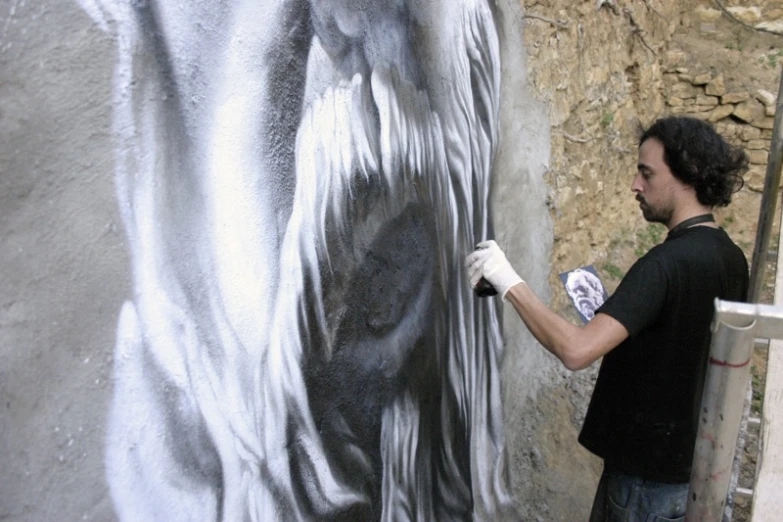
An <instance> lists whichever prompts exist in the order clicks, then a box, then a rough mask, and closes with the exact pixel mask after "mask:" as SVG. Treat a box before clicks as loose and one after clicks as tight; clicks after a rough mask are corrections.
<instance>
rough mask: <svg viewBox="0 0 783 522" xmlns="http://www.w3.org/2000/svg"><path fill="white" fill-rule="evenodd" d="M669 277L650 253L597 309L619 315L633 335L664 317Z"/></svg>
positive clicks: (600, 311)
mask: <svg viewBox="0 0 783 522" xmlns="http://www.w3.org/2000/svg"><path fill="white" fill-rule="evenodd" d="M666 287H667V279H666V275H665V273H664V270H663V267H662V266H661V264H660V262H659V261H658V260H656V259H655V258H654V257H652V256H650V255H649V254H648V255H646V256H644V257H643V258H641V259H639V260H638V261H637V262H636V263H634V265H633V266H632V267H631V269H630V270H629V271H628V274H627V275H626V276H625V277H624V278H623V280H622V281H621V282H620V285H619V286H618V287H617V290H616V291H615V292H614V294H612V295H611V297H609V299H607V300H606V302H605V303H604V304H603V305H602V306H601V307H600V308H599V309H598V310H597V311H596V313H604V314H606V315H609V316H611V317H613V318H614V319H616V320H617V321H619V322H620V324H622V325H623V326H624V327H625V329H626V330H628V334H629V335H630V336H631V337H633V336H634V335H636V334H638V333H639V332H640V331H642V330H644V329H645V328H647V327H649V326H651V325H652V324H654V323H655V321H656V320H657V319H658V317H660V313H661V310H662V309H663V306H664V304H665V302H666Z"/></svg>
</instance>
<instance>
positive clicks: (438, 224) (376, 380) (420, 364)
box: [0, 0, 551, 521]
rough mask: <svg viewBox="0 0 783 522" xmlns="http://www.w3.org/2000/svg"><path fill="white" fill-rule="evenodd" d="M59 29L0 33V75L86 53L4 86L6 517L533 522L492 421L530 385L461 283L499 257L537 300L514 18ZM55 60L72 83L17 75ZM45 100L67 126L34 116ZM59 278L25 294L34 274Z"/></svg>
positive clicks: (228, 17)
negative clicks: (469, 269)
mask: <svg viewBox="0 0 783 522" xmlns="http://www.w3.org/2000/svg"><path fill="white" fill-rule="evenodd" d="M79 8H81V9H82V12H81V13H80V12H79ZM57 9H59V10H58V11H52V10H51V9H39V8H37V7H35V6H28V5H26V4H24V2H17V3H14V4H13V6H12V11H9V12H8V13H7V20H8V23H7V24H6V25H5V28H6V30H5V32H4V33H3V38H4V40H3V45H4V48H3V49H4V52H5V53H6V54H5V55H4V60H8V56H10V55H11V54H10V50H11V49H12V46H13V45H18V44H17V42H16V41H15V40H14V38H17V37H19V38H21V37H22V34H23V32H22V31H21V29H18V28H17V25H21V24H17V23H16V21H18V20H20V19H25V20H27V21H30V22H32V21H33V20H36V19H38V18H40V19H41V20H42V22H38V25H37V26H36V27H37V28H36V29H35V30H36V31H41V32H44V31H43V28H44V27H47V25H46V24H49V25H48V26H50V27H51V30H52V31H54V32H55V34H58V35H64V36H63V38H66V36H67V38H68V43H69V45H67V46H65V45H64V44H63V46H60V45H59V44H49V43H48V42H47V40H46V39H45V38H43V37H39V38H37V39H35V40H33V42H32V43H28V44H24V45H21V46H20V50H19V51H14V52H16V53H18V55H17V56H16V57H15V58H14V59H13V66H12V67H8V68H5V71H6V72H4V75H8V77H9V78H11V79H12V80H13V81H12V82H9V83H7V84H5V85H4V86H3V88H4V91H3V92H2V95H3V99H9V98H10V97H11V96H14V100H18V101H19V103H16V104H11V105H10V109H9V110H8V113H7V114H6V115H5V117H4V118H3V120H2V124H3V126H4V127H3V128H4V129H8V130H10V131H11V134H12V139H11V141H10V142H9V143H8V144H6V145H4V149H3V154H2V157H3V172H4V176H3V177H4V178H5V179H4V186H5V185H7V186H8V187H9V188H10V191H5V190H4V193H3V195H2V197H3V208H4V210H3V215H2V220H3V221H2V225H3V238H4V239H3V242H4V243H5V246H6V247H7V248H3V252H4V253H3V254H2V256H3V259H2V260H3V261H7V263H5V262H4V263H3V265H4V268H3V271H4V280H8V281H10V282H11V283H10V286H9V287H8V291H5V290H4V292H3V293H4V295H3V301H2V303H1V304H2V306H3V311H2V313H3V316H2V318H3V322H2V324H0V326H2V341H3V342H2V355H3V357H4V360H6V361H8V362H7V363H4V365H3V369H2V379H0V381H2V382H1V383H0V387H1V388H0V389H1V390H2V392H3V397H4V398H5V397H8V398H9V399H8V401H7V404H4V405H3V407H4V411H3V419H2V424H0V427H2V430H3V431H2V433H3V442H2V443H3V451H2V457H0V459H2V460H0V465H1V466H2V467H3V469H6V470H8V469H10V470H13V473H14V475H15V476H17V477H19V479H18V482H17V483H15V484H12V483H10V482H9V481H8V480H6V479H4V480H3V486H2V489H3V495H2V498H3V504H2V511H0V515H1V516H0V518H2V519H6V518H8V519H9V520H55V519H58V520H65V519H67V520H76V519H88V520H89V519H95V520H107V519H114V518H116V519H119V520H127V521H135V520H139V521H141V520H144V521H150V520H161V521H177V520H182V521H188V520H194V521H195V520H198V521H202V520H224V521H239V520H246V521H269V520H362V521H363V520H516V519H518V518H519V511H518V506H515V504H514V501H513V497H514V495H513V492H512V491H510V487H509V484H510V480H509V477H510V474H513V473H518V471H515V470H513V469H510V468H509V464H508V458H507V453H508V451H507V447H506V446H507V442H506V440H507V437H506V428H505V424H506V423H507V418H508V415H511V418H512V419H513V422H512V423H519V422H524V419H522V418H519V417H515V416H514V414H515V412H518V411H521V410H520V409H519V408H520V407H521V406H520V405H521V404H523V403H524V399H525V397H526V396H527V395H528V394H529V393H531V390H534V389H535V387H536V386H537V384H536V383H535V379H534V377H533V375H534V372H535V371H536V369H535V365H536V360H531V361H529V362H530V363H531V364H529V365H527V366H526V367H525V368H524V370H523V371H522V372H521V373H519V374H518V375H517V376H516V379H515V380H514V382H512V383H510V384H508V383H505V382H503V381H502V380H501V369H502V364H503V357H504V349H505V348H504V342H503V329H502V320H501V319H502V318H501V313H500V306H501V303H500V302H499V300H495V299H484V300H479V299H477V298H476V297H475V296H474V295H473V292H472V290H471V288H470V287H469V284H468V282H467V277H466V274H465V268H464V267H463V259H464V256H465V254H466V253H467V252H469V251H470V250H471V249H472V248H473V246H474V245H475V244H476V243H477V242H479V241H481V240H483V239H485V238H489V237H498V236H499V235H508V236H511V237H512V238H513V242H514V245H515V246H514V247H512V249H511V252H510V255H513V254H514V251H515V250H516V252H519V253H520V254H519V255H518V256H517V257H518V258H517V259H516V262H518V263H524V264H525V265H527V266H530V267H531V268H530V269H529V270H528V271H527V272H526V273H527V274H528V278H529V279H530V283H531V285H533V286H534V287H535V288H536V290H537V291H539V292H540V293H542V294H543V295H546V290H545V288H544V286H545V280H546V276H547V274H548V254H549V248H550V245H551V224H550V223H549V216H548V212H547V210H546V207H545V205H544V193H545V189H544V186H543V179H542V176H541V174H542V171H543V169H544V168H545V166H546V164H547V162H548V150H549V143H548V131H547V124H546V118H544V117H543V116H542V110H541V107H540V106H538V105H537V104H536V103H535V102H533V101H532V100H531V99H530V98H529V96H527V95H526V90H525V89H524V88H523V87H524V85H525V79H526V78H525V73H524V49H523V48H522V38H521V33H520V29H519V27H520V26H521V11H520V9H519V7H518V6H517V4H516V3H511V4H510V5H507V4H506V3H500V4H495V3H493V2H488V1H483V0H465V1H458V2H453V1H449V2H446V1H437V2H424V1H410V2H385V1H374V0H334V1H330V2H314V1H313V2H308V1H301V0H295V1H286V2H268V1H257V0H254V1H244V0H239V1H236V2H225V3H216V2H210V1H203V2H194V3H190V4H179V3H174V2H164V1H150V2H124V1H119V0H116V1H115V0H80V2H79V3H78V4H74V5H65V6H61V7H58V8H57ZM85 14H86V15H89V18H87V17H86V16H84V15H85ZM12 22H13V24H12ZM42 23H43V25H41V24H42ZM9 28H10V30H9ZM30 30H31V31H32V30H33V29H32V28H31V29H30ZM50 45H51V46H50ZM52 47H54V49H55V50H56V51H57V52H59V53H61V54H62V55H63V56H62V59H60V60H58V61H57V63H56V67H57V70H58V71H60V74H61V75H62V77H63V78H65V79H66V80H67V82H69V83H65V84H63V83H58V82H57V81H54V82H38V81H37V79H38V78H39V76H38V75H44V76H43V77H44V78H51V76H50V75H52V74H54V73H53V72H52V71H51V70H47V71H46V72H45V73H42V72H40V71H39V70H37V69H36V68H33V67H31V66H30V65H29V64H31V63H34V61H35V60H36V59H37V60H40V61H41V62H42V63H43V61H44V60H46V59H47V56H51V52H52ZM66 49H73V51H72V52H70V53H69V52H66ZM89 53H93V54H95V55H96V58H95V59H94V60H90V61H89V62H88V63H81V64H80V67H76V66H75V65H74V64H76V63H78V60H81V59H82V57H84V56H85V55H86V54H89ZM8 61H9V62H10V60H8ZM4 65H5V64H4ZM53 65H54V64H53ZM16 84H19V85H24V86H25V87H24V88H23V89H21V90H20V91H19V92H16V93H13V92H10V90H11V89H12V86H13V85H16ZM86 86H89V88H87V87H86ZM22 91H29V92H22ZM37 91H40V94H39V93H38V92H37ZM37 96H40V97H42V98H45V99H47V100H60V99H64V98H67V99H70V100H77V101H76V102H74V103H75V104H74V105H70V104H63V103H62V102H59V103H55V104H53V106H52V107H51V110H50V111H49V115H51V116H52V117H49V118H47V117H43V116H42V117H41V118H35V119H34V118H31V117H30V114H33V115H35V114H37V113H36V107H35V100H36V97H37ZM74 118H83V119H84V120H85V121H83V122H82V123H81V125H78V126H76V128H71V129H69V126H70V125H72V123H73V122H74ZM50 122H51V126H53V128H54V129H56V130H57V131H58V132H52V135H51V136H49V135H45V136H44V135H43V133H45V132H47V131H46V130H44V129H46V127H47V126H48V125H50ZM505 139H511V140H513V141H512V142H506V141H504V140H505ZM44 144H46V145H47V146H50V147H51V146H52V144H54V146H55V150H58V151H59V152H51V153H47V152H45V151H44V150H43V149H44V148H45V147H44ZM50 150H51V149H50ZM31 163H33V164H35V165H36V169H35V170H30V164H31ZM41 163H43V164H44V166H45V167H44V168H41V169H38V168H37V165H39V164H41ZM74 165H76V166H74ZM33 179H34V180H35V182H32V181H31V180H33ZM54 180H56V182H55V181H54ZM52 183H54V188H51V186H52ZM112 183H113V186H112ZM31 186H32V187H33V188H29V187H31ZM26 187H28V188H26ZM509 189H511V190H513V191H514V193H515V194H516V196H515V197H514V198H512V199H510V200H509V199H508V195H506V197H505V198H498V197H496V196H495V195H496V194H498V193H499V192H505V193H506V194H508V190H509ZM25 190H27V192H25ZM36 191H40V194H39V193H38V192H36ZM70 191H73V194H71V193H70ZM30 194H34V195H35V196H36V197H35V198H31V197H30ZM74 198H75V199H74ZM46 199H48V200H49V201H50V202H52V201H57V202H58V205H57V207H56V208H66V209H67V210H62V211H60V212H58V213H57V215H58V216H59V217H58V219H57V220H56V221H57V222H56V223H53V222H52V216H51V214H48V213H47V212H46V210H44V209H42V208H41V207H42V204H43V203H45V201H46ZM60 204H62V207H61V205H60ZM493 205H498V206H499V208H500V210H502V212H499V214H506V221H493V208H492V207H493ZM509 208H513V209H514V212H513V218H511V217H509V216H508V214H509V212H508V209H509ZM6 209H9V210H6ZM36 209H37V210H36ZM84 216H86V218H85V217H84ZM85 221H86V222H85ZM102 221H108V222H109V224H108V225H106V224H102ZM96 222H97V223H96ZM74 223H78V224H79V228H78V230H80V231H82V234H81V235H78V236H77V237H75V238H74V239H73V240H72V241H65V240H62V239H61V238H62V236H63V235H65V234H67V233H68V231H69V230H70V228H71V227H70V225H72V224H74ZM123 232H124V235H123ZM48 237H52V238H55V239H56V240H55V241H54V243H53V245H52V246H51V248H50V249H48V250H47V247H45V246H44V245H43V244H41V242H40V241H31V238H41V239H44V240H45V239H46V238H48ZM123 237H124V240H123ZM107 241H109V243H106V242H107ZM84 244H86V245H87V247H86V248H83V247H80V246H79V245H84ZM25 248H27V249H28V251H27V252H26V253H25V254H24V255H23V254H22V252H23V251H24V249H25ZM104 252H105V253H107V254H108V255H106V256H104V255H103V253H104ZM60 253H62V254H60ZM65 253H68V255H67V256H66V255H65ZM47 255H50V256H52V255H53V256H55V258H56V259H53V260H51V261H49V262H48V263H49V264H47V265H46V266H47V267H48V268H46V269H45V270H44V273H45V274H46V277H47V281H46V284H37V283H36V279H35V275H34V273H35V271H34V270H32V269H30V268H29V266H27V267H25V266H24V265H25V260H26V259H42V258H45V257H46V256H47ZM125 256H127V261H126V258H125ZM93 265H97V266H98V267H100V268H102V269H103V270H101V271H94V270H91V269H90V268H89V267H91V266H93ZM55 266H57V267H59V270H54V268H53V267H55ZM77 267H78V268H79V269H81V270H83V271H84V273H83V274H82V275H81V276H80V279H78V284H77V285H74V286H76V287H77V288H78V291H76V292H74V291H73V290H72V289H70V288H69V287H68V283H69V281H70V282H71V283H73V281H74V276H73V274H74V270H75V269H76V268H77ZM6 292H7V295H5V294H6ZM52 295H57V296H60V298H61V302H62V304H59V305H58V306H61V307H62V308H63V309H67V310H68V311H69V312H68V314H64V313H63V312H59V313H58V312H57V311H56V310H54V309H53V308H52V306H51V305H52V298H51V296H52ZM77 299H80V300H77ZM85 303H87V305H85ZM94 303H99V304H98V305H95V304H94ZM90 304H92V305H93V306H99V307H100V308H99V309H100V313H97V312H91V311H90V310H91V308H90ZM66 315H67V321H68V324H65V325H62V324H61V323H60V321H65V320H66ZM28 317H39V318H40V319H41V320H40V321H35V324H36V325H37V329H36V332H35V333H33V334H31V333H30V332H29V326H30V325H31V322H30V321H29V320H28ZM62 329H65V331H66V332H73V334H72V335H65V336H60V334H59V332H60V331H61V330H62ZM513 335H514V338H513V344H512V347H513V348H514V349H516V350H518V348H519V346H520V345H522V344H525V343H528V344H529V338H528V337H526V336H525V335H524V334H521V332H520V331H519V328H517V329H516V330H514V332H513ZM33 345H35V346H33ZM512 357H515V360H516V362H517V364H519V363H520V361H521V359H520V356H519V355H512ZM52 358H54V359H52ZM58 358H59V359H58ZM90 360H93V361H101V363H102V364H101V366H100V367H99V368H96V369H95V371H96V372H100V376H98V377H97V378H96V379H95V381H94V384H95V386H91V385H90V383H92V382H93V381H92V375H91V374H90V373H89V371H87V368H88V367H89V365H90V362H89V361H90ZM523 366H524V365H523ZM36 382H43V383H46V385H45V386H44V387H37V386H36V385H35V383H36ZM504 386H505V390H506V394H505V395H509V390H510V391H511V396H513V397H515V398H516V400H515V403H516V404H515V408H512V410H511V411H512V413H511V414H508V413H507V414H506V416H505V417H504V411H503V405H502V402H503V400H502V397H503V396H504V393H503V390H504ZM52 387H54V388H56V390H52ZM44 403H45V404H47V406H46V407H42V404H44ZM77 424H80V426H78V427H77ZM85 425H89V433H85V430H84V426H85ZM61 430H63V432H65V431H67V432H68V435H67V438H65V439H64V440H63V437H64V433H61ZM42 433H45V434H47V435H49V436H48V437H47V436H46V435H42ZM511 440H513V435H512V437H511ZM74 444H76V445H77V446H79V447H80V448H81V447H84V448H85V451H83V452H81V453H80V454H76V453H74V454H73V455H71V453H70V451H69V448H71V447H72V446H73V445H74ZM77 458H78V459H79V462H80V463H81V464H80V466H81V467H79V466H76V467H74V466H75V464H74V463H75V462H76V459H77ZM52 460H55V461H58V462H59V464H60V468H58V467H57V463H56V462H52ZM53 464H54V467H53V466H52V465H53ZM65 476H68V477H71V480H69V481H67V483H63V481H62V480H59V479H61V478H62V477H65ZM87 476H89V478H88V479H86V477H87ZM41 478H43V482H40V480H41ZM82 479H85V480H88V481H90V483H92V485H93V488H92V489H91V488H85V487H84V486H83V482H82ZM36 497H37V498H41V497H46V498H48V499H50V500H51V501H50V502H48V503H44V504H40V503H37V502H36V501H35V498H36Z"/></svg>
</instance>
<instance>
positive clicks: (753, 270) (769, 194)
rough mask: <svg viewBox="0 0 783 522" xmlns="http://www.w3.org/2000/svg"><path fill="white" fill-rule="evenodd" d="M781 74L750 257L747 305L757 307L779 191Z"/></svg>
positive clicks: (782, 114)
mask: <svg viewBox="0 0 783 522" xmlns="http://www.w3.org/2000/svg"><path fill="white" fill-rule="evenodd" d="M781 119H783V74H781V75H780V85H779V86H778V99H777V102H776V103H775V122H774V123H773V125H772V142H771V143H770V147H769V159H768V160H767V174H766V177H765V179H764V192H763V193H762V195H761V207H760V208H759V224H758V228H757V229H756V244H755V246H754V247H753V257H752V259H751V266H750V286H749V287H748V301H749V302H751V303H757V302H758V299H759V296H760V295H761V285H762V283H763V282H764V271H765V270H766V268H767V249H768V248H769V236H770V234H771V233H772V225H773V221H774V217H775V208H776V206H777V199H778V188H779V187H780V169H781V166H782V165H783V125H782V124H781Z"/></svg>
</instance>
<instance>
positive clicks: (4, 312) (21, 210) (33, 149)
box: [0, 0, 129, 521]
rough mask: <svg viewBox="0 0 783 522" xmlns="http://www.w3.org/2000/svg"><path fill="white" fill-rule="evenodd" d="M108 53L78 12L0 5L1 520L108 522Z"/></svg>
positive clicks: (114, 263) (118, 258) (114, 246)
mask: <svg viewBox="0 0 783 522" xmlns="http://www.w3.org/2000/svg"><path fill="white" fill-rule="evenodd" d="M112 62H113V45H112V42H111V41H110V40H109V39H108V38H107V37H106V36H105V35H104V34H103V33H102V32H101V31H100V30H98V28H96V27H95V26H94V24H93V23H92V21H91V20H90V18H89V17H88V16H87V15H86V14H84V13H83V11H82V10H81V9H80V8H79V6H78V4H76V3H71V2H31V1H27V2H25V1H24V0H18V1H17V0H13V1H10V2H3V3H2V5H0V136H2V140H0V398H1V400H2V403H1V404H0V520H9V521H63V520H112V518H113V511H112V508H111V505H110V501H109V499H108V495H107V486H106V480H105V473H104V466H103V440H104V429H105V421H106V416H107V411H108V400H109V393H110V390H111V383H110V375H111V372H110V369H111V362H112V361H111V354H112V347H113V345H114V334H115V325H116V317H117V311H118V308H119V306H120V303H121V302H122V300H123V298H124V297H125V296H126V295H127V293H128V290H129V285H128V279H129V277H128V273H127V262H126V253H125V248H124V245H123V237H124V235H123V233H122V227H121V225H120V222H119V218H118V215H117V209H116V198H115V197H114V187H113V181H112V180H113V177H112V174H111V172H112V168H113V153H112V142H111V135H110V128H111V106H110V103H109V102H110V99H111V75H112Z"/></svg>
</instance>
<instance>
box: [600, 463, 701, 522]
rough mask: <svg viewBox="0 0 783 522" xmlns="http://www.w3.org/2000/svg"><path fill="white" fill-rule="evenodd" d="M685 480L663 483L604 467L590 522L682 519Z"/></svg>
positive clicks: (684, 504) (686, 485)
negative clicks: (677, 482) (680, 482)
mask: <svg viewBox="0 0 783 522" xmlns="http://www.w3.org/2000/svg"><path fill="white" fill-rule="evenodd" d="M687 501H688V483H685V484H664V483H661V482H653V481H651V480H644V479H643V478H639V477H637V476H634V475H626V474H624V473H619V472H615V471H606V470H604V473H603V475H601V482H599V483H598V490H597V491H596V493H595V501H594V502H593V510H592V512H591V513H590V522H671V521H674V522H683V521H684V520H685V507H686V504H687Z"/></svg>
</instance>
